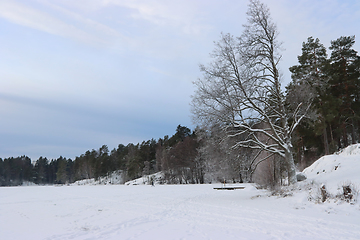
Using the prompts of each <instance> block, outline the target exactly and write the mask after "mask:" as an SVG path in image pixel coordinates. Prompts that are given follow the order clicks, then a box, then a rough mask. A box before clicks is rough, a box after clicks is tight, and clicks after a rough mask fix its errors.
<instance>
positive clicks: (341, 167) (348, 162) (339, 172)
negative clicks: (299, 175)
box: [303, 144, 360, 194]
mask: <svg viewBox="0 0 360 240" xmlns="http://www.w3.org/2000/svg"><path fill="white" fill-rule="evenodd" d="M303 173H305V174H306V175H307V177H308V180H312V181H314V182H317V183H319V184H324V185H325V186H326V189H328V191H329V192H331V193H332V194H336V193H337V192H338V191H340V190H341V188H342V185H345V184H350V183H351V184H353V185H354V186H355V187H356V188H357V189H359V190H360V174H359V173H360V144H355V145H351V146H349V147H347V148H345V149H344V150H343V151H341V152H339V153H336V154H333V155H328V156H324V157H322V158H320V159H319V160H317V161H316V162H315V163H314V164H312V165H311V166H310V167H308V168H306V169H304V171H303Z"/></svg>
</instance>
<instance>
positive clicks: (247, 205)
mask: <svg viewBox="0 0 360 240" xmlns="http://www.w3.org/2000/svg"><path fill="white" fill-rule="evenodd" d="M356 149H358V150H360V146H357V147H356ZM356 149H355V150H354V151H355V152H356V151H357V150H356ZM348 151H350V150H348ZM354 151H352V153H353V152H354ZM352 153H349V152H346V151H345V152H343V153H341V154H339V155H333V156H328V157H325V158H322V159H320V162H316V163H315V164H317V165H312V166H311V167H309V168H308V169H305V170H304V172H306V173H307V174H308V177H309V179H308V180H306V181H305V182H301V183H299V184H298V186H297V189H296V190H295V191H293V195H292V196H287V197H284V196H285V195H286V194H282V196H281V197H280V196H270V193H269V192H267V191H265V190H258V189H256V188H255V187H254V186H253V185H251V184H243V186H245V189H243V190H234V191H228V190H214V189H213V188H214V187H221V185H220V184H213V185H156V186H155V187H152V186H149V185H95V186H94V185H82V186H76V185H72V186H27V187H2V188H0V239H2V240H10V239H11V240H12V239H36V240H41V239H46V240H62V239H117V240H118V239H156V240H159V239H166V240H168V239H196V240H198V239H254V240H255V239H256V240H259V239H299V240H300V239H301V240H303V239H324V240H325V239H326V240H329V239H336V240H339V239H357V240H358V239H360V206H359V203H358V202H353V203H352V204H350V203H347V202H344V201H341V200H338V199H330V200H329V201H326V202H325V203H316V202H314V201H309V200H308V199H309V196H310V194H314V193H311V191H313V190H314V188H315V187H316V186H317V185H316V184H321V183H325V184H326V185H327V186H328V189H331V190H333V191H338V189H337V188H336V187H334V186H340V185H341V184H342V183H344V182H346V181H351V183H353V184H354V185H357V186H358V184H359V183H360V182H359V180H360V177H359V171H360V163H359V162H360V154H359V153H360V151H358V153H356V154H352ZM351 156H353V157H351ZM354 156H357V157H354ZM349 159H350V160H349ZM335 166H338V167H336V170H334V169H335ZM351 166H352V167H351ZM355 168H357V171H356V169H355ZM354 169H355V170H354ZM323 170H325V171H323ZM353 170H354V171H353ZM318 172H319V173H318ZM320 172H321V173H320ZM346 172H347V173H346ZM352 174H354V175H352ZM355 175H356V176H355ZM335 177H336V178H338V179H337V180H336V179H335ZM314 181H315V182H317V183H316V184H314V185H311V183H312V182H314ZM310 188H313V189H312V190H310V193H309V189H310ZM300 189H301V190H300ZM334 194H335V193H334ZM358 198H359V197H358Z"/></svg>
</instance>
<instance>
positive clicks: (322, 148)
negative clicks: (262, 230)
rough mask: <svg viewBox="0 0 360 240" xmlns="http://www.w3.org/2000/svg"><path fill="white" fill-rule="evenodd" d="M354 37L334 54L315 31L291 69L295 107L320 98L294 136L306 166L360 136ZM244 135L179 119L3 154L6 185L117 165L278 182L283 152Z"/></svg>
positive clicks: (176, 176) (93, 174)
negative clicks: (39, 152)
mask: <svg viewBox="0 0 360 240" xmlns="http://www.w3.org/2000/svg"><path fill="white" fill-rule="evenodd" d="M354 43H355V36H347V37H340V38H338V39H336V40H334V41H331V46H330V48H329V49H330V50H331V54H330V57H328V55H327V52H326V48H325V47H324V46H323V45H322V44H321V43H320V41H319V39H314V38H313V37H309V38H308V39H307V41H306V42H304V43H303V46H302V55H300V56H298V60H299V64H298V65H295V66H292V67H291V68H290V71H291V73H292V81H291V82H290V83H289V84H288V86H287V87H286V89H287V90H286V92H285V95H286V96H285V104H286V107H287V109H289V111H294V109H295V108H296V106H298V104H299V103H300V102H312V104H311V107H310V109H308V112H307V115H306V118H304V119H303V121H302V122H301V123H300V125H299V126H298V127H297V130H296V131H295V132H294V133H293V136H292V148H293V155H294V156H293V157H294V159H295V163H296V164H297V168H298V169H300V170H302V169H303V168H304V167H306V166H308V165H309V164H311V163H312V162H313V161H315V160H316V159H317V158H318V157H319V156H322V155H324V154H329V153H334V152H335V151H338V150H339V149H341V148H344V147H346V146H348V145H350V144H354V143H358V142H359V140H360V137H359V136H360V57H359V55H358V54H357V51H355V50H354V49H353V48H352V47H353V45H354ZM290 123H291V122H290ZM240 138H242V139H243V138H244V136H235V137H231V138H229V137H228V134H226V133H225V132H224V131H223V128H222V126H221V125H217V124H213V125H208V126H200V127H197V128H196V129H195V130H194V131H192V130H191V129H189V128H187V127H186V126H181V125H179V126H177V128H176V132H175V134H174V135H173V136H171V137H169V136H165V137H164V138H160V139H158V140H155V139H151V140H148V141H143V142H142V143H138V144H132V143H130V144H128V145H126V146H125V145H122V144H119V145H118V147H117V148H115V149H112V150H109V149H108V147H107V146H106V145H103V146H101V147H100V148H99V149H97V150H95V149H93V150H89V151H87V152H85V153H84V154H82V155H81V156H79V157H76V158H75V159H73V160H72V159H66V158H63V157H59V158H58V159H47V158H46V157H40V158H39V159H37V160H36V161H35V162H32V160H31V159H30V158H29V157H27V156H21V157H11V158H6V159H0V185H1V186H16V185H21V184H22V183H23V182H33V183H36V184H65V183H73V182H75V181H77V180H82V179H89V178H95V179H97V178H99V177H102V176H107V175H109V174H110V173H112V172H114V171H120V172H121V173H123V175H124V176H125V179H124V181H126V180H132V179H135V178H139V177H141V176H144V175H149V174H152V173H155V172H159V171H162V172H163V174H164V179H163V182H164V183H170V184H172V183H174V184H175V183H176V184H196V183H206V182H210V181H234V182H236V181H237V182H244V181H245V182H251V181H260V182H261V181H262V182H266V183H268V184H269V183H270V184H278V183H279V181H281V179H282V177H283V175H284V173H286V168H285V167H282V166H277V167H276V171H275V167H274V166H275V163H276V161H277V159H276V158H273V159H269V161H268V162H264V163H262V165H263V166H262V167H260V165H259V164H257V163H256V156H257V153H256V152H255V150H252V149H251V148H245V147H243V146H240V147H237V148H234V145H236V144H234V143H236V141H237V140H238V139H240ZM271 161H274V162H271ZM259 169H260V170H259ZM255 170H256V171H258V174H256V171H255ZM259 179H260V180H259Z"/></svg>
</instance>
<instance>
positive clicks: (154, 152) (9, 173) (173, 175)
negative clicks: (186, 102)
mask: <svg viewBox="0 0 360 240" xmlns="http://www.w3.org/2000/svg"><path fill="white" fill-rule="evenodd" d="M196 139H197V137H196V134H195V132H192V131H191V130H190V129H189V128H187V127H185V126H181V125H179V126H178V127H177V128H176V133H175V134H174V135H173V136H171V137H169V136H165V137H164V138H160V139H158V140H157V141H156V140H154V139H151V140H148V141H143V142H142V143H138V144H136V145H135V144H133V143H129V144H128V145H126V146H125V145H123V144H119V145H118V147H117V148H114V149H113V150H111V151H109V149H108V147H107V146H106V145H103V146H101V147H100V148H99V149H97V150H95V149H93V150H91V151H90V150H89V151H86V152H85V153H84V154H82V155H80V156H78V157H76V158H75V159H74V160H72V159H66V158H63V157H61V156H60V157H59V158H57V159H47V158H46V157H40V158H39V159H38V160H36V161H35V162H34V163H33V162H32V161H31V159H30V158H29V157H27V156H21V157H16V158H14V157H10V158H5V159H1V158H0V186H16V185H21V184H22V183H23V182H32V183H35V184H65V183H73V182H75V181H77V180H82V179H91V178H95V179H98V178H100V177H104V176H107V175H109V174H111V173H112V172H114V171H120V172H122V173H123V176H124V181H126V180H132V179H136V178H139V177H142V176H143V175H149V174H152V173H155V172H158V171H163V172H164V173H165V174H164V180H163V181H164V182H168V183H203V181H204V180H203V174H202V171H203V170H201V169H200V168H201V165H200V164H199V163H198V162H196V149H197V146H198V142H197V140H196Z"/></svg>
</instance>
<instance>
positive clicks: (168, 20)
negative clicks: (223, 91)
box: [0, 0, 360, 160]
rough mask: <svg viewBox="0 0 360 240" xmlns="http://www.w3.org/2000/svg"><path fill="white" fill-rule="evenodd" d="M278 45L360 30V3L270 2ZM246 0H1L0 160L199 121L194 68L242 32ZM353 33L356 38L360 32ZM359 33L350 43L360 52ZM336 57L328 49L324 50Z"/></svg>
mask: <svg viewBox="0 0 360 240" xmlns="http://www.w3.org/2000/svg"><path fill="white" fill-rule="evenodd" d="M262 2H263V3H265V4H266V5H267V6H268V7H269V8H270V12H271V16H272V18H273V20H274V22H275V23H276V24H277V27H278V30H279V32H280V35H279V40H280V41H282V42H283V49H284V51H283V53H282V54H283V58H282V62H281V64H280V68H281V72H282V73H283V83H282V84H283V86H286V85H287V84H288V83H289V82H290V80H291V77H290V73H289V71H288V69H289V67H290V66H293V65H295V64H297V56H298V55H300V54H301V44H302V42H304V41H306V40H307V38H308V37H310V36H313V37H314V38H319V39H320V41H321V43H323V44H324V45H325V47H329V45H330V41H331V40H335V39H337V38H338V37H340V36H349V35H357V34H358V33H359V30H360V27H359V24H360V1H358V0H297V1H295V0H263V1H262ZM247 5H248V1H247V0H221V1H220V0H171V1H170V0H76V1H74V0H0V158H3V159H4V158H7V157H17V156H22V155H26V156H29V157H30V158H32V160H36V159H38V158H39V157H40V156H43V157H47V158H48V159H55V158H58V157H59V156H63V157H66V158H72V159H74V158H75V157H76V156H80V155H81V154H83V153H85V152H86V151H87V150H91V149H98V148H100V147H101V146H102V145H107V146H108V147H109V149H110V150H111V149H113V148H116V147H117V146H118V144H124V145H127V144H128V143H134V144H136V143H139V142H140V143H141V142H142V141H147V140H150V139H152V138H154V139H156V140H157V139H159V138H162V137H164V136H165V135H169V136H172V135H173V134H174V133H175V130H176V127H177V125H179V124H181V125H183V126H187V127H189V128H190V129H194V128H195V124H194V123H193V122H192V118H191V112H190V105H189V104H190V102H191V95H192V94H193V93H194V91H195V88H194V85H193V81H196V79H198V78H199V77H201V72H200V71H199V64H207V63H209V62H210V61H211V58H210V55H209V54H210V53H211V52H212V50H213V49H214V41H218V40H219V38H220V34H221V32H223V33H231V34H232V35H234V36H239V35H241V32H242V29H243V27H242V25H243V24H244V23H246V10H247ZM356 40H358V39H356ZM359 42H360V40H358V42H356V44H355V45H354V49H355V50H357V51H360V44H359ZM328 53H329V52H328Z"/></svg>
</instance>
